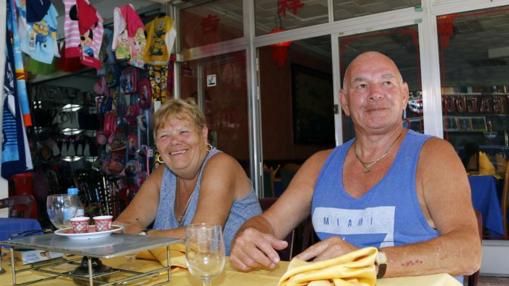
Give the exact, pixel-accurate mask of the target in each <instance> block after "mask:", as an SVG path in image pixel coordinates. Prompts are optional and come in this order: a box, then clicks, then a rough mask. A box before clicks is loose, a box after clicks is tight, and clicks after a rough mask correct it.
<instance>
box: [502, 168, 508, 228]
mask: <svg viewBox="0 0 509 286" xmlns="http://www.w3.org/2000/svg"><path fill="white" fill-rule="evenodd" d="M507 200H509V164H507V166H506V168H505V175H504V189H503V190H502V197H501V200H500V207H501V208H502V222H503V224H504V236H505V237H506V238H508V236H509V233H508V230H507V228H508V226H507V204H508V202H507Z"/></svg>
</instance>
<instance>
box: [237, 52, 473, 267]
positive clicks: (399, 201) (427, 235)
mask: <svg viewBox="0 0 509 286" xmlns="http://www.w3.org/2000/svg"><path fill="white" fill-rule="evenodd" d="M343 85H344V86H343V89H342V90H341V92H340V101H341V106H342V108H343V111H344V112H345V114H346V115H348V116H351V118H352V121H353V124H354V129H355V135H356V137H355V139H354V140H350V141H348V142H347V143H345V144H343V145H342V146H339V147H337V148H335V149H333V150H326V151H321V152H318V153H316V154H314V155H313V156H312V157H310V158H309V159H308V160H307V161H306V162H305V163H304V164H303V166H302V167H301V168H300V170H299V171H298V173H297V174H296V175H295V177H294V179H293V180H292V182H291V183H290V185H289V186H288V189H287V190H286V191H285V192H284V194H283V195H282V196H281V198H280V199H279V200H278V201H277V202H276V203H275V204H274V205H273V206H272V207H271V208H270V209H269V210H267V211H266V212H265V213H263V214H262V215H260V216H257V217H254V218H252V219H250V220H248V221H247V222H246V223H245V224H244V225H243V226H242V227H241V229H240V231H239V232H238V233H237V236H236V239H235V240H234V243H233V247H232V253H231V262H232V264H233V266H234V267H236V268H237V269H239V270H243V271H249V270H253V269H257V268H274V267H275V266H276V264H277V263H278V262H279V256H278V254H277V252H276V250H280V249H284V248H285V247H287V243H286V242H285V241H283V240H281V238H283V237H285V236H286V235H287V234H288V233H289V232H290V231H291V230H292V229H293V228H294V227H295V226H297V225H298V224H299V223H300V222H301V221H302V220H303V219H304V218H306V217H307V216H308V215H309V214H311V216H312V220H313V227H314V229H315V231H316V232H317V235H318V236H319V238H320V239H321V241H320V242H318V243H316V244H315V245H313V246H311V247H309V248H308V249H307V250H305V251H304V252H302V253H301V254H299V255H298V256H297V257H298V258H300V259H303V260H311V261H312V260H314V261H319V260H325V259H329V258H332V257H336V256H339V255H342V254H345V253H347V252H350V251H353V250H355V249H357V248H360V247H366V246H375V247H378V248H379V249H380V255H379V257H377V261H378V262H379V263H380V264H381V265H380V266H379V267H378V272H379V273H378V276H379V277H382V276H384V274H385V277H394V276H408V275H424V274H432V273H443V272H447V273H450V274H452V275H468V274H471V273H473V272H475V271H477V270H478V269H479V266H480V256H481V250H480V246H481V244H480V241H479V233H478V230H477V224H476V219H475V214H474V210H473V208H472V203H471V199H470V187H469V183H468V180H467V175H466V173H465V170H464V168H463V166H462V163H461V161H460V160H459V158H458V156H457V155H456V152H455V151H454V149H453V148H452V146H451V145H450V144H449V143H448V142H447V141H444V140H441V139H438V138H434V137H429V136H425V135H422V134H419V133H416V132H413V131H409V130H407V129H405V128H403V127H402V126H403V123H402V113H403V111H404V109H405V107H406V105H407V102H408V96H409V92H408V85H407V83H405V82H404V81H403V79H402V77H401V74H400V72H399V70H398V68H397V66H396V64H395V63H394V62H393V61H392V60H391V59H390V58H388V57H387V56H385V55H383V54H381V53H378V52H366V53H363V54H361V55H359V56H358V57H357V58H355V59H354V60H353V61H352V63H351V64H350V66H349V67H348V69H347V70H346V73H345V78H344V82H343ZM382 264H383V265H382ZM382 266H383V267H382Z"/></svg>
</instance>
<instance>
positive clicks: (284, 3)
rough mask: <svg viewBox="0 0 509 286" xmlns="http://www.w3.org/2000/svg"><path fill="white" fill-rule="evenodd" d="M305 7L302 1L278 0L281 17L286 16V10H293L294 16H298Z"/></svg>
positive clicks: (278, 10) (278, 11) (278, 12)
mask: <svg viewBox="0 0 509 286" xmlns="http://www.w3.org/2000/svg"><path fill="white" fill-rule="evenodd" d="M303 6H304V3H301V2H300V0H278V2H277V14H278V15H279V16H283V17H284V16H286V10H291V11H292V13H293V14H295V15H297V13H299V10H300V9H301V8H302V7H303Z"/></svg>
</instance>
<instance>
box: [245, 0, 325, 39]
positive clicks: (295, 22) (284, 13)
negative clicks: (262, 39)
mask: <svg viewBox="0 0 509 286" xmlns="http://www.w3.org/2000/svg"><path fill="white" fill-rule="evenodd" d="M254 1H255V18H256V19H255V29H256V35H257V36H259V35H265V34H270V33H275V32H277V31H278V29H279V30H291V29H295V28H301V27H307V26H311V25H316V24H323V23H327V22H328V16H327V15H328V10H327V0H254Z"/></svg>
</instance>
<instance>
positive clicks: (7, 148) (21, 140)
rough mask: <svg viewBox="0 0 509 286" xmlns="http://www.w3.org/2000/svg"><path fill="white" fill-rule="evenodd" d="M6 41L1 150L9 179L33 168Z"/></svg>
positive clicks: (12, 65) (8, 45) (3, 175)
mask: <svg viewBox="0 0 509 286" xmlns="http://www.w3.org/2000/svg"><path fill="white" fill-rule="evenodd" d="M9 10H10V9H9ZM9 10H8V11H9ZM5 41H6V50H5V72H4V83H3V87H2V88H3V91H4V94H3V97H2V99H1V100H2V101H3V110H2V113H3V114H2V133H3V134H4V137H3V140H2V146H1V147H2V148H1V150H2V177H4V178H6V179H9V178H10V177H11V176H12V175H14V174H18V173H22V172H25V171H27V170H31V169H32V168H33V166H32V158H31V155H30V149H29V147H28V140H27V136H26V130H25V126H24V124H23V118H22V116H21V115H22V114H21V108H20V105H19V100H18V96H17V90H16V89H17V88H16V77H15V72H14V57H13V49H12V45H11V40H10V39H9V38H8V36H7V37H6V39H5Z"/></svg>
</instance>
